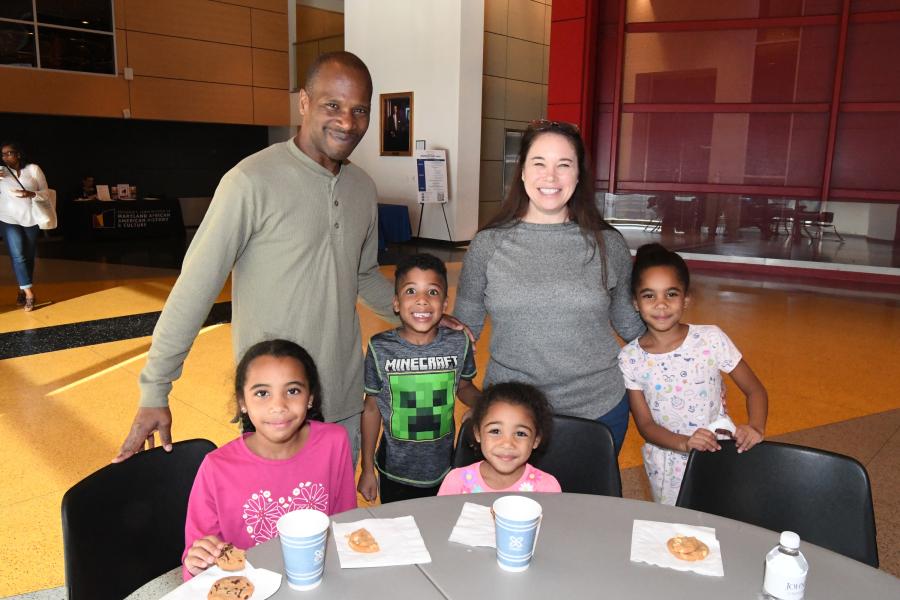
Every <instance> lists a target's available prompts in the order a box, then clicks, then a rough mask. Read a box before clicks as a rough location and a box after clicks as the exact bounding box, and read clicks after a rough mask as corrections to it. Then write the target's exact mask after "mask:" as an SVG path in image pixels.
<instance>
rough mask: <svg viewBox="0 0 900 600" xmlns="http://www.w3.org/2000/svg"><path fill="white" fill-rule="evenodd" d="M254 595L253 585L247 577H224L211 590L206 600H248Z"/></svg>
mask: <svg viewBox="0 0 900 600" xmlns="http://www.w3.org/2000/svg"><path fill="white" fill-rule="evenodd" d="M252 595H253V584H252V583H250V580H249V579H247V578H246V577H235V576H232V577H223V578H222V579H217V580H216V582H215V583H214V584H212V587H211V588H209V595H207V596H206V600H248V599H249V598H250V596H252Z"/></svg>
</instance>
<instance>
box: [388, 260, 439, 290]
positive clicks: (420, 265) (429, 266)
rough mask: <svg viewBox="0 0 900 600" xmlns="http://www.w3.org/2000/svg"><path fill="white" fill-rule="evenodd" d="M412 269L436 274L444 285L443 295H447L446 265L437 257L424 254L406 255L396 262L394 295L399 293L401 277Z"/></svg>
mask: <svg viewBox="0 0 900 600" xmlns="http://www.w3.org/2000/svg"><path fill="white" fill-rule="evenodd" d="M413 269H419V270H421V271H434V272H435V273H437V274H438V276H440V278H441V282H442V283H443V284H444V295H445V296H446V295H447V265H445V264H444V261H442V260H441V259H439V258H438V257H437V256H434V255H433V254H426V253H421V254H411V255H407V256H404V257H403V258H401V259H400V260H399V261H397V270H396V271H395V272H394V293H395V294H399V293H400V284H401V283H402V282H403V276H404V275H406V274H407V273H409V272H410V271H412V270H413Z"/></svg>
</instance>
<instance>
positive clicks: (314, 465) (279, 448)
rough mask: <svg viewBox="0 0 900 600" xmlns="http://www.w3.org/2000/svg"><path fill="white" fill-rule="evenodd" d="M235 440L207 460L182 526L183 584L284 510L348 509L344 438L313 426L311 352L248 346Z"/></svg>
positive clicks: (291, 346)
mask: <svg viewBox="0 0 900 600" xmlns="http://www.w3.org/2000/svg"><path fill="white" fill-rule="evenodd" d="M235 393H236V395H237V402H238V412H237V417H238V418H240V419H241V420H242V422H243V424H244V431H253V433H244V434H243V435H242V436H241V437H239V438H238V439H236V440H234V441H233V442H230V443H228V444H226V445H224V446H222V447H221V448H219V449H218V450H214V451H213V452H210V453H209V454H207V455H206V458H204V460H203V463H202V464H201V465H200V470H199V471H198V472H197V477H196V478H195V479H194V487H193V489H192V490H191V496H190V500H189V501H188V511H187V520H186V523H185V526H184V541H185V550H184V554H183V556H182V561H183V563H184V569H183V573H184V578H185V579H189V578H190V577H191V576H193V575H197V574H198V573H200V572H201V571H204V570H205V569H207V568H208V567H209V566H211V565H212V564H213V563H215V560H216V558H217V557H218V556H219V555H220V554H221V552H222V548H223V547H224V546H225V544H226V543H230V544H233V545H234V546H236V547H238V548H242V549H246V548H249V547H251V546H255V545H256V544H260V543H262V542H265V541H267V540H269V539H271V538H273V537H277V535H278V533H277V530H276V528H275V524H276V523H277V522H278V519H279V518H280V517H281V516H282V515H283V514H285V513H289V512H292V511H295V510H298V509H301V508H313V509H316V510H320V511H322V512H324V513H326V514H328V515H332V514H335V513H339V512H343V511H345V510H350V509H353V508H356V487H355V485H354V482H353V463H352V460H351V458H350V441H349V439H348V437H347V432H346V430H345V429H344V428H343V427H341V426H340V425H335V424H332V423H322V422H320V421H319V420H313V419H320V418H321V417H320V416H319V414H320V413H319V403H320V394H319V376H318V371H317V369H316V365H315V363H314V362H313V359H312V358H311V357H310V356H309V354H308V353H307V352H306V350H304V349H303V348H301V347H300V346H298V345H297V344H295V343H294V342H289V341H285V340H273V341H268V342H260V343H258V344H256V345H254V346H252V347H251V348H250V349H249V350H247V353H246V354H245V355H244V358H243V359H241V362H240V364H238V366H237V374H236V375H235Z"/></svg>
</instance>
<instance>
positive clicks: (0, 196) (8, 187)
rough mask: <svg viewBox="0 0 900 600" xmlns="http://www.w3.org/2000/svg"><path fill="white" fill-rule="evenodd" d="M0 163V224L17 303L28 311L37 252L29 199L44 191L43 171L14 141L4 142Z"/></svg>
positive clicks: (31, 305) (32, 298) (35, 225)
mask: <svg viewBox="0 0 900 600" xmlns="http://www.w3.org/2000/svg"><path fill="white" fill-rule="evenodd" d="M0 147H2V153H3V156H2V158H3V164H2V165H0V226H2V230H0V232H2V234H3V239H5V240H6V246H7V247H8V248H9V256H10V259H12V266H13V271H14V272H15V274H16V281H17V282H18V283H19V293H18V295H17V296H16V305H18V306H22V307H24V308H25V312H31V311H32V310H34V306H35V295H34V286H33V282H32V277H33V275H34V260H35V256H36V254H37V237H38V232H39V229H40V228H39V227H38V222H37V221H36V220H35V218H34V216H33V214H32V208H31V205H32V198H34V197H35V196H40V194H41V193H42V192H46V191H47V180H46V179H45V178H44V172H43V171H41V168H40V167H39V166H37V165H36V164H34V163H29V162H28V160H27V159H26V158H25V156H24V154H23V152H22V146H21V145H20V144H19V143H17V142H4V143H3V145H2V146H0Z"/></svg>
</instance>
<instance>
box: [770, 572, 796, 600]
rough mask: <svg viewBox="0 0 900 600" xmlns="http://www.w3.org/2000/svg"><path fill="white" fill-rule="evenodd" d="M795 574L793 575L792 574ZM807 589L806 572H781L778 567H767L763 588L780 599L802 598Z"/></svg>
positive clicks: (794, 599)
mask: <svg viewBox="0 0 900 600" xmlns="http://www.w3.org/2000/svg"><path fill="white" fill-rule="evenodd" d="M792 575H793V576H792ZM805 589H806V574H805V573H803V574H801V575H799V576H798V575H796V574H791V575H788V574H785V573H779V572H777V570H776V569H771V568H768V569H766V578H765V581H764V582H763V590H764V591H765V592H766V593H767V594H769V595H771V596H773V597H775V598H778V599H779V600H802V598H803V592H804V591H805Z"/></svg>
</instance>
